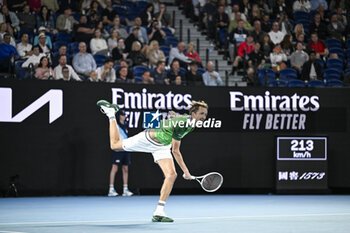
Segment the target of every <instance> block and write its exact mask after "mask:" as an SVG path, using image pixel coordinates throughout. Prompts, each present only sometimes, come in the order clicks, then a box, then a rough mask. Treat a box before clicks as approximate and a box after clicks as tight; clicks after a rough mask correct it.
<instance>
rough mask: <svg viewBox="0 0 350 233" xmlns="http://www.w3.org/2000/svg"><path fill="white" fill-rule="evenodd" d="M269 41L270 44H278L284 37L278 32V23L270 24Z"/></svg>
mask: <svg viewBox="0 0 350 233" xmlns="http://www.w3.org/2000/svg"><path fill="white" fill-rule="evenodd" d="M269 36H270V39H271V41H272V43H274V44H275V45H276V44H280V43H281V42H282V40H283V38H284V36H285V34H284V33H283V32H281V31H280V30H279V24H278V22H274V23H273V24H272V30H271V31H270V32H269Z"/></svg>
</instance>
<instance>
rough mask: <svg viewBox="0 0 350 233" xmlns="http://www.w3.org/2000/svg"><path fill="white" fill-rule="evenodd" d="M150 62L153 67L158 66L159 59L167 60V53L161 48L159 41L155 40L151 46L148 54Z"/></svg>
mask: <svg viewBox="0 0 350 233" xmlns="http://www.w3.org/2000/svg"><path fill="white" fill-rule="evenodd" d="M147 58H148V61H149V64H150V65H151V67H156V66H157V63H158V61H163V62H165V60H166V59H165V55H164V53H163V51H162V50H160V49H159V44H158V41H156V40H153V41H151V44H150V46H149V50H148V55H147Z"/></svg>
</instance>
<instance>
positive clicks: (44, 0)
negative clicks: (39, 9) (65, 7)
mask: <svg viewBox="0 0 350 233" xmlns="http://www.w3.org/2000/svg"><path fill="white" fill-rule="evenodd" d="M41 5H42V6H47V8H48V9H49V10H50V11H51V12H52V13H56V12H57V11H58V10H59V9H60V7H59V5H58V2H57V0H41Z"/></svg>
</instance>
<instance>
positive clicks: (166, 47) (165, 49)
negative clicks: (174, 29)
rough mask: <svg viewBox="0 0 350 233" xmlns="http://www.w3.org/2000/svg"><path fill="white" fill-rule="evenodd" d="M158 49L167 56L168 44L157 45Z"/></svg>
mask: <svg viewBox="0 0 350 233" xmlns="http://www.w3.org/2000/svg"><path fill="white" fill-rule="evenodd" d="M159 49H160V50H162V51H163V53H164V56H165V57H169V53H170V48H169V47H168V46H159Z"/></svg>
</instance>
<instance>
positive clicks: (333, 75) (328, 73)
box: [323, 69, 342, 80]
mask: <svg viewBox="0 0 350 233" xmlns="http://www.w3.org/2000/svg"><path fill="white" fill-rule="evenodd" d="M341 73H342V72H340V71H339V70H336V69H327V70H324V72H323V74H324V78H325V79H327V80H329V79H338V80H340V76H341Z"/></svg>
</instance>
